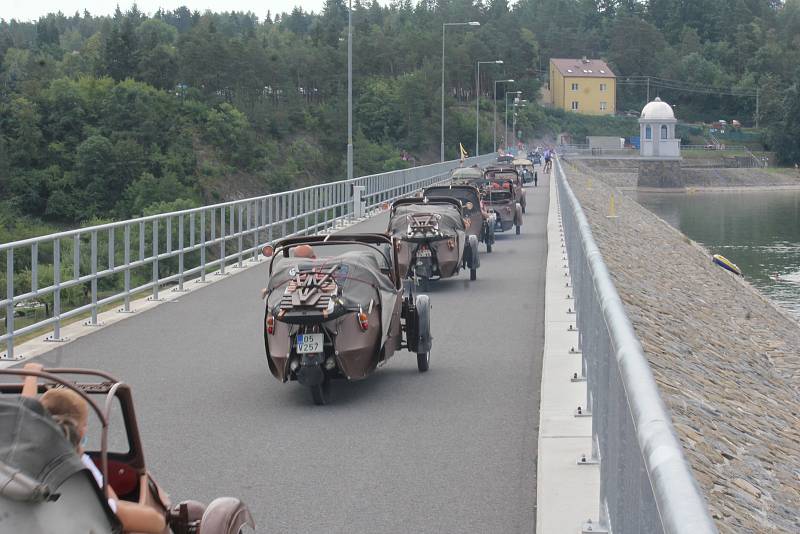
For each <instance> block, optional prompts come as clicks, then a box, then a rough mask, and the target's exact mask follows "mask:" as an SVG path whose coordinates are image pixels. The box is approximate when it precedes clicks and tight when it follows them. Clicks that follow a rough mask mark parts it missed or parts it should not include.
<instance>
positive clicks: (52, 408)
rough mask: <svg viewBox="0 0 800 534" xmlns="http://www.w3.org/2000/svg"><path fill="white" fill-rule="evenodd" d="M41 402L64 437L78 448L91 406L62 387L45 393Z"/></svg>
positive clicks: (74, 393)
mask: <svg viewBox="0 0 800 534" xmlns="http://www.w3.org/2000/svg"><path fill="white" fill-rule="evenodd" d="M39 400H40V402H41V403H42V406H44V407H45V408H47V411H48V412H50V415H51V416H53V419H55V421H56V422H57V423H58V425H59V427H61V430H62V431H63V432H64V436H65V437H66V438H67V439H68V440H69V441H70V443H72V445H73V446H75V447H77V446H78V443H80V441H81V429H82V427H84V426H86V423H87V421H88V420H89V406H88V405H87V404H86V401H85V400H84V398H83V397H81V396H80V395H78V394H77V393H76V392H74V391H73V390H71V389H68V388H63V387H62V388H54V389H49V390H47V391H45V392H44V394H43V395H42V397H41V399H39Z"/></svg>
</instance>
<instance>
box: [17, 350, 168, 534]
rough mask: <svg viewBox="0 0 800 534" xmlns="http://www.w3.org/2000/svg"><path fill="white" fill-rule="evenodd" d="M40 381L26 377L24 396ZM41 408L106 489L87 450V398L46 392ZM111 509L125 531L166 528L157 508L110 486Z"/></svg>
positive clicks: (59, 390)
mask: <svg viewBox="0 0 800 534" xmlns="http://www.w3.org/2000/svg"><path fill="white" fill-rule="evenodd" d="M25 369H26V370H29V371H41V370H42V365H41V364H37V363H29V364H27V365H25ZM38 388H39V386H38V379H37V377H35V376H27V377H25V382H24V383H23V386H22V396H23V397H30V398H35V397H36V394H37V392H38ZM39 402H40V403H41V405H42V406H43V407H44V408H45V409H46V410H47V412H48V413H49V414H50V416H51V417H52V418H53V419H54V420H55V421H56V423H57V424H58V426H59V428H61V430H62V432H64V437H66V438H67V440H68V441H69V442H70V443H71V444H72V446H73V447H75V452H76V453H77V454H78V455H79V456H80V458H81V462H82V463H83V465H84V466H85V467H86V468H87V469H88V470H89V471H90V472H91V473H92V475H93V476H94V479H95V481H96V482H97V485H98V486H100V487H101V488H102V487H103V475H102V473H101V472H100V470H99V469H98V468H97V466H96V465H95V464H94V461H93V460H92V459H91V457H90V456H89V455H88V454H86V453H85V452H84V450H83V448H84V447H85V446H86V442H87V439H86V438H87V437H86V432H87V431H88V429H89V406H88V405H87V403H86V400H84V398H83V397H81V396H80V395H78V394H77V393H75V392H74V391H73V390H71V389H68V388H64V387H59V388H53V389H49V390H47V391H45V392H44V393H43V394H42V396H41V397H40V398H39ZM108 493H109V495H108V506H109V507H110V508H111V510H112V511H113V512H114V513H115V514H117V517H118V518H119V520H120V522H121V523H122V527H123V529H124V530H125V532H142V533H152V534H159V533H161V532H164V529H165V528H166V518H165V517H164V516H162V515H161V514H159V513H158V512H156V511H155V510H154V509H152V508H150V507H148V506H144V505H142V504H139V503H134V502H128V501H122V500H120V499H119V498H118V497H117V494H116V493H115V492H114V489H113V488H112V487H111V486H108Z"/></svg>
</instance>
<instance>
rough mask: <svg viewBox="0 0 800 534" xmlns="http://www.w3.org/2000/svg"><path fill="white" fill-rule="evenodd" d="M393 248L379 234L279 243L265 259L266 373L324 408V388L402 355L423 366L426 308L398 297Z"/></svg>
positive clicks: (426, 361) (424, 299)
mask: <svg viewBox="0 0 800 534" xmlns="http://www.w3.org/2000/svg"><path fill="white" fill-rule="evenodd" d="M397 247H398V242H397V241H396V240H394V239H392V238H391V237H389V236H387V235H385V234H330V235H326V236H323V235H319V236H310V237H294V238H286V239H282V240H280V241H278V242H277V243H275V244H274V245H267V246H265V247H264V248H263V253H264V255H265V256H267V257H270V258H271V261H270V264H269V277H270V278H269V284H268V286H267V290H266V295H265V298H266V306H265V310H264V345H265V348H266V353H267V362H268V364H269V370H270V372H271V373H272V375H273V376H275V378H277V379H278V380H281V381H283V382H286V381H289V380H296V381H298V382H300V384H302V385H304V386H307V387H308V388H309V389H310V391H311V396H312V398H313V400H314V403H315V404H326V403H327V402H328V397H329V389H330V381H331V380H332V379H335V378H346V379H348V380H360V379H363V378H366V377H368V376H369V375H370V374H372V373H373V371H375V369H376V368H377V367H378V365H381V364H383V363H385V362H386V361H387V360H388V359H389V358H391V357H392V355H393V354H394V353H395V351H397V350H399V349H402V348H405V349H408V350H409V351H411V352H413V353H416V355H417V367H418V368H419V371H420V372H424V371H427V370H428V366H429V365H430V350H431V341H432V338H431V333H430V302H429V300H428V296H427V295H417V296H416V297H415V298H413V299H412V297H411V296H410V295H407V294H406V293H405V290H404V288H403V283H402V277H401V276H400V268H399V262H398V259H397Z"/></svg>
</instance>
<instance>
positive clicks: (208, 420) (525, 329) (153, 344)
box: [37, 180, 548, 533]
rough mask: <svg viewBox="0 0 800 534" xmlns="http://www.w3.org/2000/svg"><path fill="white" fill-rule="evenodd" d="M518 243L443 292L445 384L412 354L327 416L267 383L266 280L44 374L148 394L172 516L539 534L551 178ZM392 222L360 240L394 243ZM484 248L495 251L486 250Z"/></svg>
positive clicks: (80, 351)
mask: <svg viewBox="0 0 800 534" xmlns="http://www.w3.org/2000/svg"><path fill="white" fill-rule="evenodd" d="M542 182H544V183H543V184H542V185H543V187H542V186H540V187H538V188H528V189H527V191H528V193H527V194H528V213H527V215H525V225H524V226H523V230H522V235H521V236H513V235H507V236H500V237H499V238H498V243H497V246H496V248H495V250H494V252H493V253H492V254H490V255H487V254H485V253H482V258H481V262H482V265H481V268H480V269H479V271H478V281H477V282H473V283H470V282H469V281H468V276H467V275H466V273H462V274H461V276H460V277H459V278H457V279H454V280H448V281H443V282H441V283H439V284H435V285H433V287H432V290H431V292H430V295H431V302H432V304H433V310H432V322H433V325H432V331H433V335H434V337H435V340H434V348H433V351H432V361H431V370H430V372H428V373H426V374H424V375H420V374H419V373H418V372H417V370H416V361H415V357H414V356H413V355H411V354H410V353H407V352H401V353H399V354H398V355H396V357H395V358H394V359H392V360H391V361H390V362H389V364H388V365H387V366H386V367H384V368H382V369H380V370H379V372H378V373H376V374H375V375H374V376H372V377H371V378H370V379H368V380H366V381H363V382H356V383H334V385H333V388H332V404H331V405H329V406H325V407H315V406H313V405H312V404H311V402H310V398H309V394H308V392H307V391H306V390H305V389H304V388H302V387H300V386H299V385H297V384H285V385H284V384H280V383H279V382H277V381H276V380H274V379H273V378H272V376H271V375H269V372H268V370H267V366H266V361H265V356H264V348H263V341H262V336H261V321H262V317H263V302H262V301H261V299H260V298H259V289H260V288H261V287H263V286H264V285H265V276H266V274H265V270H266V267H264V266H259V267H256V268H253V269H250V270H247V271H245V272H243V273H241V274H238V275H235V276H230V277H228V278H227V279H225V280H223V281H222V282H220V283H217V284H213V285H211V286H209V287H208V288H206V289H203V290H202V291H197V292H192V293H189V294H186V295H185V296H183V297H181V298H180V299H178V300H177V301H175V302H171V303H166V304H164V305H162V306H158V307H157V308H155V309H153V310H150V311H148V312H147V313H143V314H141V315H138V316H135V317H131V318H130V319H128V320H126V321H122V322H120V323H118V324H115V325H112V326H109V327H108V328H105V329H103V330H101V331H99V332H97V333H95V334H93V335H90V336H86V337H84V338H81V339H78V340H76V341H74V342H73V343H70V344H68V345H65V346H63V347H59V348H56V349H55V350H53V351H51V352H49V353H47V354H45V355H43V356H41V357H39V358H37V360H38V361H40V362H43V363H44V364H45V365H46V366H69V367H76V366H81V367H96V368H100V369H105V370H107V371H109V372H111V373H113V374H115V375H117V376H119V377H121V378H122V379H124V380H125V381H127V382H128V383H130V384H131V385H132V386H133V388H134V396H135V400H136V403H137V404H136V405H137V411H138V416H139V421H140V426H141V430H142V432H143V436H144V443H145V454H146V457H147V459H148V462H149V466H150V469H151V471H152V472H153V473H154V475H155V476H156V478H157V480H159V482H160V483H161V484H162V485H163V486H164V487H165V488H167V489H168V490H170V491H171V493H172V498H173V500H180V499H184V498H195V499H200V500H210V499H211V498H213V497H215V496H219V495H223V494H232V495H236V496H240V497H241V498H243V499H244V500H245V501H246V502H247V503H248V504H249V505H250V507H251V509H252V511H253V514H254V516H255V519H256V521H257V523H258V525H259V530H260V531H262V532H293V533H294V532H531V531H532V526H533V524H534V522H535V500H536V488H535V477H536V447H537V433H538V425H539V414H538V406H539V390H540V382H541V361H542V360H541V358H542V351H543V336H544V330H543V324H544V323H543V317H544V281H545V259H546V254H547V242H546V237H545V232H546V219H547V209H548V203H547V200H548V187H547V186H548V184H547V182H548V181H547V180H542ZM385 224H386V216H385V215H383V216H379V217H376V218H374V219H372V220H369V221H366V222H364V223H361V224H360V225H357V226H355V227H353V229H352V230H351V231H354V230H358V231H383V229H384V228H385ZM481 248H482V249H483V247H481Z"/></svg>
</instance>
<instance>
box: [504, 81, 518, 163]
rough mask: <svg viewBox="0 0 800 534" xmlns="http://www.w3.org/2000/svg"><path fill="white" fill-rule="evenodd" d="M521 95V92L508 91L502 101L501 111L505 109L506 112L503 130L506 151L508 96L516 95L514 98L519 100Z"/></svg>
mask: <svg viewBox="0 0 800 534" xmlns="http://www.w3.org/2000/svg"><path fill="white" fill-rule="evenodd" d="M521 94H522V91H509V92H507V93H506V96H505V98H504V101H503V102H504V104H503V109H505V112H506V127H505V129H504V130H503V131H504V132H505V142H506V149H507V148H508V95H516V97H517V98H519V95H521Z"/></svg>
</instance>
